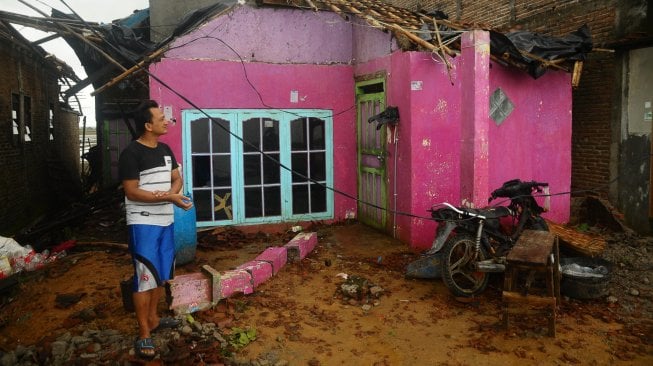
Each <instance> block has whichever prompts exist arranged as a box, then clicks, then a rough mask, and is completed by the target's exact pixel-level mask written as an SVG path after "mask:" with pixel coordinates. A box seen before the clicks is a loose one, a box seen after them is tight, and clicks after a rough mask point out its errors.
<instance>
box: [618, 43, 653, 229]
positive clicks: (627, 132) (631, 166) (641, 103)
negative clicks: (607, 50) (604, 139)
mask: <svg viewBox="0 0 653 366" xmlns="http://www.w3.org/2000/svg"><path fill="white" fill-rule="evenodd" d="M622 58H623V60H622V61H623V62H621V64H622V65H623V69H622V78H621V80H622V83H623V86H622V90H623V93H622V95H621V97H622V103H621V105H622V106H623V108H622V109H621V121H620V125H621V134H620V140H619V141H620V155H619V163H618V164H619V176H618V179H619V185H618V187H619V191H618V197H619V203H620V205H619V208H620V210H621V211H622V212H623V213H624V214H625V217H626V222H627V223H628V225H629V226H631V227H633V228H635V229H636V230H637V231H640V232H643V233H650V232H652V231H653V226H652V225H651V220H650V216H651V214H650V209H651V208H650V207H649V199H650V195H651V183H650V171H651V170H650V168H651V164H650V163H651V156H650V154H651V125H652V124H653V118H652V110H653V109H652V107H653V106H652V105H653V73H651V70H653V47H649V48H642V49H636V50H631V51H629V52H627V53H624V55H623V57H622Z"/></svg>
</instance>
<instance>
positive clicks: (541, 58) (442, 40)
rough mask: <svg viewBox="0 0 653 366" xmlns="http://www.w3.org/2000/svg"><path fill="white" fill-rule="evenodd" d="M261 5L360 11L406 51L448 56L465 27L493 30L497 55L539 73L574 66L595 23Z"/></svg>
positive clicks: (315, 1) (314, 4)
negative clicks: (566, 28) (504, 25)
mask: <svg viewBox="0 0 653 366" xmlns="http://www.w3.org/2000/svg"><path fill="white" fill-rule="evenodd" d="M256 3H257V4H259V5H268V6H279V7H294V8H300V9H309V10H313V11H332V12H335V13H337V14H339V15H340V16H342V17H343V18H345V19H346V20H349V17H351V16H354V17H357V18H360V19H363V20H364V21H366V22H367V23H368V24H370V25H371V26H373V27H375V28H378V29H381V30H384V31H390V32H392V33H393V35H394V36H395V38H396V39H397V43H398V45H399V46H400V47H401V49H402V50H404V51H409V50H426V51H431V52H435V53H438V54H440V57H442V58H444V55H445V54H447V55H449V56H456V55H457V54H459V53H460V38H459V35H460V33H461V32H464V31H470V30H474V29H483V30H487V31H489V33H490V53H491V54H492V59H493V60H494V61H496V62H499V63H501V64H504V65H510V66H513V67H517V68H518V69H520V70H523V71H526V72H527V73H528V74H529V75H531V76H532V77H534V78H538V77H540V76H541V75H543V74H544V73H545V72H546V70H547V69H550V68H555V69H559V70H563V71H566V72H572V71H574V66H575V63H576V61H583V60H584V59H585V57H586V54H587V53H589V52H591V50H592V38H591V35H590V31H589V28H588V27H587V26H583V27H581V28H580V29H578V30H577V31H575V32H573V33H571V34H569V35H568V36H566V37H552V36H546V35H541V34H537V33H534V32H527V31H516V32H507V33H502V32H500V31H499V30H497V29H493V28H492V27H490V26H489V25H487V24H479V23H460V22H454V21H450V20H449V19H448V16H447V15H446V14H445V13H443V12H441V11H435V12H431V13H428V14H425V13H420V12H414V11H411V10H408V9H404V8H400V7H396V6H392V5H389V4H386V3H384V2H382V1H381V0H352V1H349V0H257V1H256Z"/></svg>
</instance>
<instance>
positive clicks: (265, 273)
mask: <svg viewBox="0 0 653 366" xmlns="http://www.w3.org/2000/svg"><path fill="white" fill-rule="evenodd" d="M236 269H244V270H245V271H247V272H248V273H249V274H250V275H251V276H252V285H253V286H254V288H256V287H258V286H259V285H260V284H262V283H263V282H265V281H267V280H268V279H269V278H270V277H272V264H270V263H268V262H265V261H257V260H252V261H249V262H247V263H243V264H241V265H240V266H238V267H236Z"/></svg>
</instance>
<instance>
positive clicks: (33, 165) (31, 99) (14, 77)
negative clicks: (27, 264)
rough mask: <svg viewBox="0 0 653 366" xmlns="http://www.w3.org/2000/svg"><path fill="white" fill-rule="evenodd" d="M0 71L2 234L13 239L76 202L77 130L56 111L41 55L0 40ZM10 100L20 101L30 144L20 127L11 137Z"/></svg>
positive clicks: (52, 78)
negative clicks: (28, 227)
mask: <svg viewBox="0 0 653 366" xmlns="http://www.w3.org/2000/svg"><path fill="white" fill-rule="evenodd" d="M0 70H2V71H3V72H2V73H0V85H2V88H1V89H0V130H1V131H2V133H0V166H2V174H0V202H2V205H0V235H2V236H12V235H13V234H15V233H16V232H17V231H18V230H19V229H21V228H24V227H25V226H27V225H28V224H31V223H33V222H34V221H35V220H36V219H38V218H40V216H42V215H44V214H48V213H51V212H53V211H55V210H58V209H61V208H62V207H63V205H65V204H67V203H70V201H71V200H74V199H77V198H79V196H78V195H79V193H80V192H81V190H78V188H80V185H79V164H80V162H79V159H80V157H79V127H78V123H77V122H78V118H77V115H75V114H72V113H70V112H67V111H64V110H62V109H60V107H59V104H58V91H59V86H58V83H57V79H58V74H57V71H56V69H55V68H54V67H52V66H51V65H49V64H47V62H46V61H45V60H44V59H43V58H42V57H41V56H40V55H37V54H35V53H34V52H33V51H32V50H31V49H29V48H27V47H25V46H22V45H19V44H17V43H15V42H13V41H8V40H6V39H4V38H1V37H0ZM12 100H13V101H14V102H15V101H20V100H22V101H23V104H24V107H23V108H22V111H23V115H24V116H25V118H24V119H23V120H24V121H28V122H27V123H28V125H30V135H29V140H31V141H27V140H28V138H27V137H25V136H21V135H24V133H25V131H26V130H22V131H20V128H21V127H22V125H21V126H19V131H20V132H23V133H19V134H18V135H14V133H13V132H14V131H13V125H12V124H13V119H12ZM28 104H29V106H28ZM50 108H52V109H53V112H54V113H53V120H52V126H53V128H50V123H49V116H50ZM20 111H21V109H20V108H19V109H18V113H17V116H19V119H21V118H20V115H21V113H20ZM30 111H31V112H30ZM23 123H25V122H23ZM50 134H52V137H53V139H52V140H51V139H50Z"/></svg>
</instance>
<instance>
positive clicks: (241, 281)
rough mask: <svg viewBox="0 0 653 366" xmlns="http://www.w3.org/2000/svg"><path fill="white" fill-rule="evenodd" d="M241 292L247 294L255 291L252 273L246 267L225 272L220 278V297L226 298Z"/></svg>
mask: <svg viewBox="0 0 653 366" xmlns="http://www.w3.org/2000/svg"><path fill="white" fill-rule="evenodd" d="M239 292H241V293H243V294H245V295H249V294H251V293H252V292H254V286H253V284H252V275H250V274H249V272H247V271H246V270H244V269H235V270H233V271H227V272H223V273H222V276H221V278H220V298H221V299H226V298H227V297H229V296H231V295H233V294H235V293H239Z"/></svg>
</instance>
